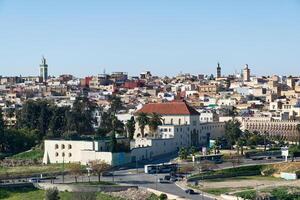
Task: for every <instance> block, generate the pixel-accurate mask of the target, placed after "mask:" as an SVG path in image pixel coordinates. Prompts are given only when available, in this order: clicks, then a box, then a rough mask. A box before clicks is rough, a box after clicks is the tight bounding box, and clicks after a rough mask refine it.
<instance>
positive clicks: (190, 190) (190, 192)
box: [185, 189, 196, 194]
mask: <svg viewBox="0 0 300 200" xmlns="http://www.w3.org/2000/svg"><path fill="white" fill-rule="evenodd" d="M185 193H187V194H196V192H195V191H194V190H192V189H187V190H185Z"/></svg>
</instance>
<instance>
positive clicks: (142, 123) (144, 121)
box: [137, 112, 149, 137]
mask: <svg viewBox="0 0 300 200" xmlns="http://www.w3.org/2000/svg"><path fill="white" fill-rule="evenodd" d="M137 121H138V123H139V128H140V129H141V134H142V137H145V127H146V126H147V125H148V123H149V118H148V116H147V114H146V113H143V112H141V113H139V114H138V116H137Z"/></svg>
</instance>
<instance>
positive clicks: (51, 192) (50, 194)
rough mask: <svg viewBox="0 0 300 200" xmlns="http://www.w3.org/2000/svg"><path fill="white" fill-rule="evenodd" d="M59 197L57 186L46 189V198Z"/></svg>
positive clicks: (47, 199)
mask: <svg viewBox="0 0 300 200" xmlns="http://www.w3.org/2000/svg"><path fill="white" fill-rule="evenodd" d="M59 199H60V197H59V192H58V190H57V188H51V189H48V190H46V193H45V200H59Z"/></svg>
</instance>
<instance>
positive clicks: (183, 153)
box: [178, 147, 189, 160]
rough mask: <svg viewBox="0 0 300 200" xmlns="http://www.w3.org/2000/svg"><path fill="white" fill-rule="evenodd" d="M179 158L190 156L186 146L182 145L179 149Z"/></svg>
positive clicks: (184, 158) (183, 158)
mask: <svg viewBox="0 0 300 200" xmlns="http://www.w3.org/2000/svg"><path fill="white" fill-rule="evenodd" d="M178 153H179V158H180V159H181V160H186V159H187V157H188V154H189V153H188V150H187V149H186V148H184V147H181V148H180V149H179V152H178Z"/></svg>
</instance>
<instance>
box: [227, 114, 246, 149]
mask: <svg viewBox="0 0 300 200" xmlns="http://www.w3.org/2000/svg"><path fill="white" fill-rule="evenodd" d="M240 126H241V123H240V122H239V121H237V120H236V119H234V120H230V121H228V122H226V123H225V137H226V139H227V141H228V143H229V145H230V146H231V149H232V148H233V145H234V144H236V142H237V140H238V138H239V137H240V135H241V132H242V131H241V129H240Z"/></svg>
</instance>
